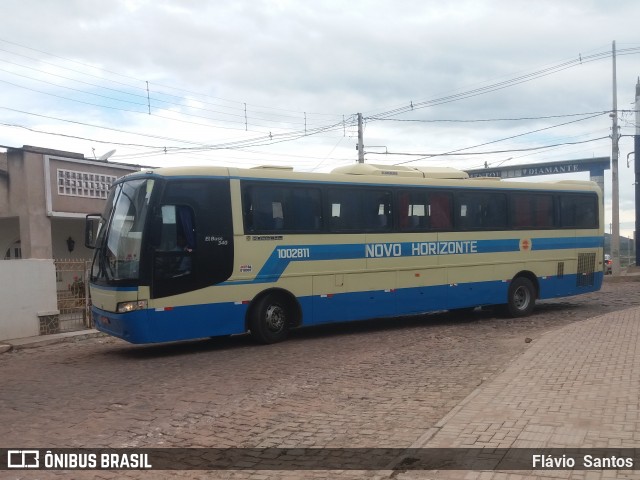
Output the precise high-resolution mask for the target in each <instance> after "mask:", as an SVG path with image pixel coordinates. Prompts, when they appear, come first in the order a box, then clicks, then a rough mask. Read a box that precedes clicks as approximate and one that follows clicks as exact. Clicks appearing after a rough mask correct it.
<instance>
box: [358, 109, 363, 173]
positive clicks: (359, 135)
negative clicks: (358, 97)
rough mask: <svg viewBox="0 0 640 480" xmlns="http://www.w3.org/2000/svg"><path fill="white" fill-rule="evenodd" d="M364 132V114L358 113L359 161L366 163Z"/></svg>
mask: <svg viewBox="0 0 640 480" xmlns="http://www.w3.org/2000/svg"><path fill="white" fill-rule="evenodd" d="M363 138H364V134H363V132H362V114H361V113H359V114H358V163H364V145H363Z"/></svg>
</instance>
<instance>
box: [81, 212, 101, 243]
mask: <svg viewBox="0 0 640 480" xmlns="http://www.w3.org/2000/svg"><path fill="white" fill-rule="evenodd" d="M101 218H102V215H100V214H99V213H91V214H89V215H87V217H86V219H85V223H84V246H85V247H87V248H96V238H97V236H98V227H99V226H100V219H101Z"/></svg>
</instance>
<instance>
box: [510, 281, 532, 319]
mask: <svg viewBox="0 0 640 480" xmlns="http://www.w3.org/2000/svg"><path fill="white" fill-rule="evenodd" d="M508 295H509V296H508V298H507V313H508V314H509V315H510V316H511V317H526V316H527V315H529V314H531V312H532V311H533V307H534V306H535V303H536V288H535V287H534V285H533V283H532V282H531V280H529V279H528V278H525V277H518V278H516V279H515V280H513V281H512V282H511V285H509V294H508Z"/></svg>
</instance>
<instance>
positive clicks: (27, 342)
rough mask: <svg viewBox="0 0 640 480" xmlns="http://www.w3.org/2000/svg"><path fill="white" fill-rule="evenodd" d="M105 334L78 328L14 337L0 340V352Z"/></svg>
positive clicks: (77, 340)
mask: <svg viewBox="0 0 640 480" xmlns="http://www.w3.org/2000/svg"><path fill="white" fill-rule="evenodd" d="M104 336H106V334H104V333H102V332H99V331H98V330H95V329H91V330H79V331H77V332H65V333H53V334H50V335H41V336H37V337H27V338H16V339H13V340H2V341H1V342H0V354H2V353H5V352H16V351H18V350H25V349H28V348H37V347H44V346H47V345H54V344H56V343H70V342H79V341H81V340H86V339H89V338H96V337H104Z"/></svg>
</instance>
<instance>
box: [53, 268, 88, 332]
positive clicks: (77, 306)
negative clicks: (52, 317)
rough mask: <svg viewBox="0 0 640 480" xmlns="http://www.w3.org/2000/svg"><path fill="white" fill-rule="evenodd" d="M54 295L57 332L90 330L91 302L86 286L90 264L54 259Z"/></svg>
mask: <svg viewBox="0 0 640 480" xmlns="http://www.w3.org/2000/svg"><path fill="white" fill-rule="evenodd" d="M53 263H54V264H55V266H56V293H57V297H58V310H59V311H60V315H59V331H60V332H71V331H74V330H82V329H85V328H92V327H93V325H92V324H91V315H90V313H89V312H90V308H91V301H90V298H89V288H88V284H87V278H88V272H89V268H90V265H91V262H90V261H88V260H77V259H73V260H72V259H56V260H54V261H53Z"/></svg>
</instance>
